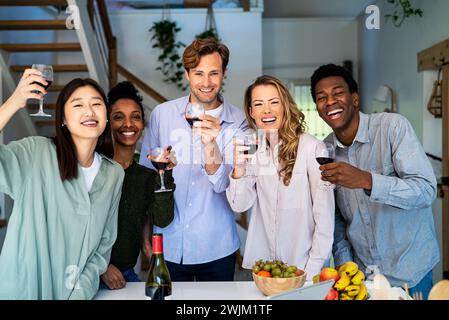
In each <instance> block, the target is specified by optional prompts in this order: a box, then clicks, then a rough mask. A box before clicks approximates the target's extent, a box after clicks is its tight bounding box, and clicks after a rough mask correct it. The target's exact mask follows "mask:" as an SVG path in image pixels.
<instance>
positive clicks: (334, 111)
mask: <svg viewBox="0 0 449 320" xmlns="http://www.w3.org/2000/svg"><path fill="white" fill-rule="evenodd" d="M340 112H343V109H336V110H333V111H331V112H328V113H327V115H328V116H333V115H334V114H337V113H340Z"/></svg>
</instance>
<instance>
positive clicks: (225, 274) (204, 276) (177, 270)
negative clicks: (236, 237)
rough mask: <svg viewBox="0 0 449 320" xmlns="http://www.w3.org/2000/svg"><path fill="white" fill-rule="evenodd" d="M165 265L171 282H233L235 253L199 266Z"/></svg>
mask: <svg viewBox="0 0 449 320" xmlns="http://www.w3.org/2000/svg"><path fill="white" fill-rule="evenodd" d="M166 263H167V267H168V271H169V272H170V278H171V281H234V272H235V252H234V253H233V254H231V255H229V256H227V257H224V258H221V259H218V260H214V261H211V262H207V263H201V264H182V261H181V264H178V263H173V262H169V261H166Z"/></svg>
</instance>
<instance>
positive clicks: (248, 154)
mask: <svg viewBox="0 0 449 320" xmlns="http://www.w3.org/2000/svg"><path fill="white" fill-rule="evenodd" d="M233 144H234V170H233V171H232V177H233V178H234V179H240V178H241V177H243V176H245V177H249V176H250V175H248V174H247V164H248V161H249V159H251V158H253V157H254V155H255V153H256V151H257V147H258V144H259V141H258V137H257V135H256V133H255V132H254V131H248V132H243V133H239V134H237V135H236V136H235V137H234V139H233Z"/></svg>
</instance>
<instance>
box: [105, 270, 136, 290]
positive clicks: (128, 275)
mask: <svg viewBox="0 0 449 320" xmlns="http://www.w3.org/2000/svg"><path fill="white" fill-rule="evenodd" d="M122 274H123V278H125V281H126V282H140V281H141V280H140V279H139V276H138V275H137V274H136V273H135V272H134V269H133V268H130V269H128V270H125V271H123V272H122ZM99 289H109V287H108V286H107V285H106V283H104V282H103V280H101V278H100V288H99Z"/></svg>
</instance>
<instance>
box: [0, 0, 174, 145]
mask: <svg viewBox="0 0 449 320" xmlns="http://www.w3.org/2000/svg"><path fill="white" fill-rule="evenodd" d="M67 6H76V8H78V10H79V16H78V18H79V21H80V24H79V25H80V28H79V29H68V28H67V26H66V19H67V18H68V16H69V14H67V13H65V8H66V7H67ZM8 7H9V9H10V10H15V11H14V12H15V14H14V15H13V16H14V17H17V12H20V15H21V14H22V10H23V16H24V17H26V18H27V19H23V20H12V19H8V20H2V19H1V17H2V15H1V13H0V72H1V73H2V75H1V76H2V77H4V78H6V81H5V82H6V84H7V86H8V91H10V92H6V93H4V94H3V96H4V97H6V96H7V95H9V94H11V93H12V91H13V90H14V88H15V86H16V84H17V82H18V80H19V79H20V77H21V74H22V73H23V71H24V70H25V69H26V68H29V67H30V66H31V65H32V64H33V63H45V64H51V65H52V66H53V72H54V82H53V84H52V85H51V86H50V87H49V88H48V90H47V91H48V93H47V95H46V96H45V100H44V101H45V104H44V111H45V112H46V113H50V114H53V115H54V112H55V102H56V99H57V95H58V94H59V92H60V91H61V89H62V88H63V87H64V85H65V84H66V83H67V82H68V81H70V80H72V79H73V78H77V77H81V78H85V77H90V78H92V79H94V80H96V81H97V82H99V83H100V85H101V86H102V87H103V88H104V90H105V91H107V90H108V89H109V88H110V87H111V86H113V85H115V84H116V83H117V81H118V80H117V77H118V74H121V75H122V77H123V78H124V79H126V80H129V81H131V82H133V83H134V85H136V87H138V88H139V89H140V91H141V92H142V93H143V94H144V97H145V95H146V96H147V97H150V98H151V99H154V100H156V101H157V102H159V103H160V102H164V101H166V100H167V99H165V98H164V97H163V96H161V95H160V94H159V93H158V92H157V91H156V90H154V89H153V88H151V87H149V86H148V85H147V84H146V83H144V82H143V81H141V80H140V79H139V78H137V77H136V76H135V75H133V74H132V73H131V72H130V71H129V70H127V69H126V68H125V67H124V66H122V65H119V64H118V63H117V49H116V47H117V44H116V39H115V37H114V35H113V34H112V29H111V26H110V24H109V17H108V13H107V7H106V5H105V1H104V0H35V1H30V0H14V1H10V0H0V10H2V11H3V12H6V10H3V9H4V8H5V9H7V8H8ZM36 13H38V14H36ZM39 13H44V14H39ZM36 16H42V17H40V18H41V19H36ZM30 17H31V18H34V19H30ZM3 18H5V17H4V15H3ZM2 33H3V34H5V33H9V34H12V33H13V34H14V35H16V34H17V35H18V36H17V37H15V36H14V39H13V40H12V41H11V40H9V41H2V39H4V38H5V37H2ZM41 35H42V36H41ZM49 35H51V36H50V37H49ZM16 38H17V41H16ZM42 38H43V39H47V40H48V38H50V39H51V41H43V40H42ZM20 40H22V41H20ZM36 40H37V41H36ZM17 56H20V62H21V63H22V64H17V63H16V62H15V61H17V60H18V59H16V57H17ZM43 56H44V59H43V58H42V57H43ZM23 61H26V64H24V63H23ZM55 61H57V62H56V63H55ZM6 69H8V70H7V71H5V70H6ZM1 80H2V79H1V78H0V85H1ZM0 90H1V88H0ZM0 97H1V93H0ZM144 106H145V104H144ZM37 108H38V101H28V105H27V110H24V111H21V112H20V116H21V117H22V121H23V122H24V123H25V124H26V126H27V127H28V132H27V135H34V134H36V133H37V134H38V135H42V136H54V134H55V129H54V124H55V119H54V117H52V118H36V117H29V116H28V114H29V113H34V112H35V111H36V110H37ZM147 108H148V107H147ZM148 109H149V110H148V111H151V109H150V108H148ZM148 113H149V112H148Z"/></svg>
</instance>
